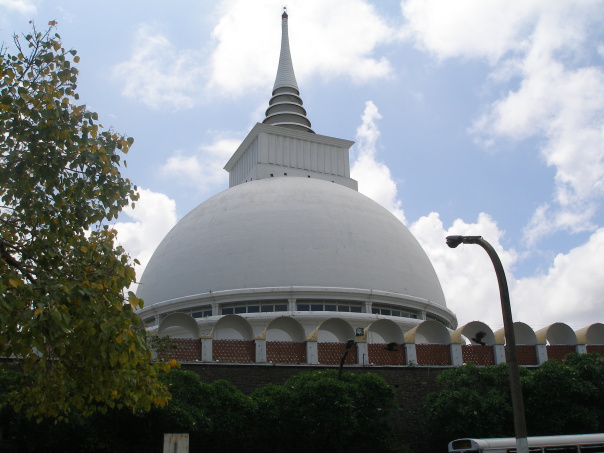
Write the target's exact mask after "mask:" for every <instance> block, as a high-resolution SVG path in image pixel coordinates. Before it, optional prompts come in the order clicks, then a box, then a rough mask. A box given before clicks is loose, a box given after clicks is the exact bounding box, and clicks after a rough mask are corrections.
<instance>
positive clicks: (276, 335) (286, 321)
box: [264, 316, 305, 343]
mask: <svg viewBox="0 0 604 453" xmlns="http://www.w3.org/2000/svg"><path fill="white" fill-rule="evenodd" d="M264 333H265V335H264V336H265V338H266V340H267V341H293V342H296V343H301V342H303V341H304V340H305V334H304V328H303V327H302V325H301V324H300V323H299V322H298V321H297V320H295V319H294V318H290V317H289V316H280V317H279V318H275V319H273V320H272V321H271V322H270V324H269V325H268V326H267V328H266V329H265V331H264Z"/></svg>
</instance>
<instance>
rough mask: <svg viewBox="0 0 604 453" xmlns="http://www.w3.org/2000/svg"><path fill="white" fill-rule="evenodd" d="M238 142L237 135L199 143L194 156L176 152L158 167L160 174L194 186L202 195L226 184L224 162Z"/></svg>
mask: <svg viewBox="0 0 604 453" xmlns="http://www.w3.org/2000/svg"><path fill="white" fill-rule="evenodd" d="M240 144H241V139H238V138H223V137H221V138H218V139H217V140H216V141H214V142H213V143H211V144H209V145H204V146H201V147H200V149H199V152H198V153H197V154H194V155H186V154H184V153H182V152H177V153H175V154H174V155H173V156H171V157H170V158H168V160H167V161H166V163H165V165H164V166H163V167H162V169H161V174H162V176H164V177H166V178H170V179H174V180H175V181H177V182H178V183H179V184H182V185H185V186H189V187H195V188H196V189H197V190H199V192H200V193H202V194H207V193H208V192H210V191H212V190H215V189H217V188H223V187H225V186H226V185H227V184H228V180H229V177H228V173H227V172H226V171H225V170H224V165H225V164H226V163H227V161H228V160H229V158H230V157H231V156H232V155H233V153H234V152H235V150H236V149H237V148H238V147H239V145H240Z"/></svg>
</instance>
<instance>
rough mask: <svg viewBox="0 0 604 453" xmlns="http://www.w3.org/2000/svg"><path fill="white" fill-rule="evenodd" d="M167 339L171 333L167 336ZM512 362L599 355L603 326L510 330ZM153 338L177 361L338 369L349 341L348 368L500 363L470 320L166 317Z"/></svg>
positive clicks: (487, 334) (491, 339)
mask: <svg viewBox="0 0 604 453" xmlns="http://www.w3.org/2000/svg"><path fill="white" fill-rule="evenodd" d="M172 333H178V335H176V336H177V337H178V338H176V336H174V337H172ZM514 334H515V338H516V344H517V352H518V361H519V363H520V364H521V365H527V366H531V365H534V366H536V365H539V364H541V363H543V362H545V361H546V360H549V359H557V360H561V359H562V358H563V357H564V356H565V355H566V354H568V353H569V352H579V353H586V352H598V353H600V354H602V355H604V324H601V323H596V324H592V325H590V326H587V327H585V328H583V329H580V330H577V331H573V330H572V329H571V328H570V327H569V326H568V325H566V324H564V323H554V324H552V325H550V326H547V327H545V328H543V329H541V330H538V331H534V330H533V329H531V327H529V326H528V325H527V324H524V323H522V322H516V323H514ZM157 335H158V336H160V337H163V336H170V337H171V343H173V344H174V345H175V346H176V348H175V349H172V348H168V349H165V350H163V351H158V354H159V355H160V357H162V358H175V359H177V360H180V361H185V362H186V361H201V362H228V363H283V364H326V365H334V364H339V363H340V360H341V358H342V355H343V353H344V351H345V345H346V342H347V341H348V340H349V339H353V340H354V341H355V345H354V347H352V348H350V349H349V350H348V355H347V360H346V363H347V364H349V365H352V364H358V365H409V366H459V365H462V364H464V363H470V362H471V363H474V364H476V365H494V364H498V363H504V362H505V360H506V346H505V335H504V331H503V329H500V330H497V331H493V330H491V328H490V327H489V326H488V325H486V324H484V323H482V322H480V321H472V322H470V323H468V324H465V325H464V326H461V327H459V328H458V329H457V330H454V331H451V330H449V329H447V328H446V327H445V326H444V325H442V324H441V323H439V322H437V321H432V320H426V321H423V322H421V323H419V324H418V325H416V326H415V327H414V328H412V329H410V330H408V331H406V332H404V331H403V330H402V329H401V327H400V326H399V325H398V324H396V323H395V322H394V321H392V320H389V319H376V320H372V322H371V323H370V324H369V325H367V326H365V327H358V326H355V327H353V326H352V325H351V324H350V323H348V322H347V321H346V320H344V319H341V318H330V319H327V320H323V321H322V322H320V323H319V324H318V325H317V326H316V327H315V328H314V329H309V328H308V326H306V328H305V327H303V325H302V324H301V323H300V322H299V321H298V320H296V319H295V318H293V317H288V316H282V317H278V318H275V319H273V320H272V321H271V322H270V323H269V324H268V325H267V326H264V327H263V326H253V325H252V324H251V323H250V321H249V320H248V319H246V318H244V317H242V316H239V315H226V316H223V317H221V318H220V319H218V320H217V321H216V323H214V324H213V325H212V326H211V327H210V328H209V331H206V332H201V330H200V327H199V325H198V323H197V321H196V320H195V319H194V318H192V317H191V316H190V315H188V314H185V313H173V314H170V315H168V316H166V317H165V318H164V319H163V320H162V322H161V323H160V325H159V327H158V330H157Z"/></svg>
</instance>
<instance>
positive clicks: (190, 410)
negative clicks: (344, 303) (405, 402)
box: [0, 370, 399, 453]
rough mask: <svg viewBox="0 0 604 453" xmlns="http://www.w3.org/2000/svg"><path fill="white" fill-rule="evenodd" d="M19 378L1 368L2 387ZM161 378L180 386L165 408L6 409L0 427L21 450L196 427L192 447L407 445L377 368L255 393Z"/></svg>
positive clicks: (131, 452) (135, 445)
mask: <svg viewBox="0 0 604 453" xmlns="http://www.w3.org/2000/svg"><path fill="white" fill-rule="evenodd" d="M13 378H14V376H12V377H11V376H7V377H6V379H5V380H4V381H3V378H2V376H1V375H0V392H1V390H2V388H4V387H3V382H5V384H6V385H5V386H8V385H11V383H12V382H13V381H12V380H11V379H13ZM161 380H162V381H163V382H164V383H165V384H166V385H168V386H169V389H170V391H171V393H172V399H171V400H170V402H169V404H168V405H167V406H165V407H163V408H154V409H152V410H151V411H149V412H141V411H139V412H135V413H133V412H132V411H126V410H124V409H121V410H117V409H113V410H110V411H108V412H107V413H106V414H100V413H96V414H94V415H93V416H91V417H89V418H82V417H80V416H78V415H76V414H73V413H72V414H71V415H70V419H69V422H68V423H64V424H59V425H55V424H53V423H41V424H36V423H33V422H31V421H28V420H27V419H26V418H25V417H24V416H23V415H21V414H15V413H14V412H12V409H10V408H5V409H4V411H5V412H0V415H2V414H3V413H4V415H6V418H3V419H0V423H2V425H0V428H4V430H5V434H6V433H7V434H8V437H9V438H10V439H11V441H12V442H13V445H14V446H15V447H18V449H19V450H18V451H46V452H49V453H52V452H61V453H71V452H73V453H75V452H77V453H80V452H90V453H105V452H112V453H119V452H124V453H125V452H128V453H137V452H140V453H143V452H144V453H151V452H157V453H159V452H161V451H162V450H161V449H162V445H163V434H164V433H168V432H180V433H189V436H190V438H189V439H190V444H189V447H190V451H191V452H201V451H249V452H251V453H255V452H258V453H260V452H266V451H270V452H275V453H279V452H288V453H290V452H291V453H295V452H308V451H333V452H338V451H345V452H361V451H368V450H369V451H372V452H375V453H379V452H386V451H399V450H395V449H392V448H390V447H389V445H390V444H391V443H392V440H393V437H392V432H391V428H390V425H389V423H388V422H389V418H390V415H391V414H390V411H391V410H392V409H393V408H394V406H395V404H394V394H393V391H392V389H391V388H390V387H389V386H388V385H387V384H386V382H385V381H384V380H383V379H382V378H380V377H378V376H376V375H372V374H365V375H354V374H348V373H346V374H344V377H343V380H341V381H340V380H338V378H337V371H335V370H333V371H320V372H310V373H303V374H301V375H298V376H296V377H293V378H291V379H290V380H289V381H287V383H286V384H284V385H282V386H277V385H272V384H271V385H268V386H266V387H264V388H260V389H258V390H256V391H255V392H253V393H252V394H251V395H245V394H243V393H242V392H241V391H239V390H238V389H236V388H235V387H233V386H232V385H231V384H229V383H228V382H226V381H215V382H212V383H204V382H202V381H201V380H200V378H199V376H198V375H197V374H195V373H193V372H191V371H181V370H173V371H171V372H170V373H167V374H163V375H161ZM32 434H33V436H32Z"/></svg>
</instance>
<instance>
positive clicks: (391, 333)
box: [365, 319, 405, 344]
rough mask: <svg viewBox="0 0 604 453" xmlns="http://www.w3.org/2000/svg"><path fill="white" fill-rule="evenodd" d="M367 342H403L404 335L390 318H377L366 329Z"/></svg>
mask: <svg viewBox="0 0 604 453" xmlns="http://www.w3.org/2000/svg"><path fill="white" fill-rule="evenodd" d="M365 332H366V335H367V342H368V343H392V342H394V343H399V344H400V343H403V342H404V341H405V340H404V336H403V331H402V330H401V328H400V327H399V326H398V324H396V323H395V322H394V321H391V320H390V319H378V320H377V321H375V322H373V323H371V324H370V325H369V327H367V329H366V331H365Z"/></svg>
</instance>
